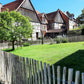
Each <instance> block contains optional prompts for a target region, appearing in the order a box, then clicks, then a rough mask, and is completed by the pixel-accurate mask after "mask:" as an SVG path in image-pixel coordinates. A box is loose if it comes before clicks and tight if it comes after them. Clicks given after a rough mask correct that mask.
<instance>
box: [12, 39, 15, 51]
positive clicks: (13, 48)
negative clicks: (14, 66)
mask: <svg viewBox="0 0 84 84" xmlns="http://www.w3.org/2000/svg"><path fill="white" fill-rule="evenodd" d="M12 50H15V46H14V40H13V41H12Z"/></svg>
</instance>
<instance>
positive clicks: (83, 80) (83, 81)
mask: <svg viewBox="0 0 84 84" xmlns="http://www.w3.org/2000/svg"><path fill="white" fill-rule="evenodd" d="M82 84H84V73H82Z"/></svg>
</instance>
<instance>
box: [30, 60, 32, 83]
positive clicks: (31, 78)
mask: <svg viewBox="0 0 84 84" xmlns="http://www.w3.org/2000/svg"><path fill="white" fill-rule="evenodd" d="M29 84H32V73H31V59H30V61H29Z"/></svg>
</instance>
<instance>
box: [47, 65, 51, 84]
mask: <svg viewBox="0 0 84 84" xmlns="http://www.w3.org/2000/svg"><path fill="white" fill-rule="evenodd" d="M47 66H48V81H49V84H51V72H50V65H49V64H48V65H47Z"/></svg>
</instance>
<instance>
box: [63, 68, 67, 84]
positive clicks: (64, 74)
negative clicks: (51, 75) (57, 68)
mask: <svg viewBox="0 0 84 84" xmlns="http://www.w3.org/2000/svg"><path fill="white" fill-rule="evenodd" d="M62 84H66V67H64V68H63V79H62Z"/></svg>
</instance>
